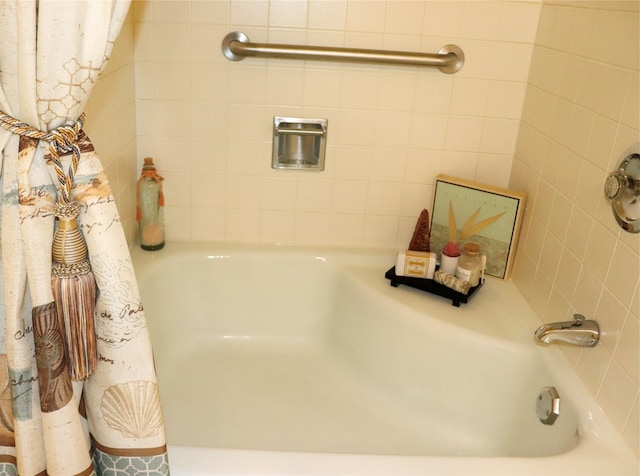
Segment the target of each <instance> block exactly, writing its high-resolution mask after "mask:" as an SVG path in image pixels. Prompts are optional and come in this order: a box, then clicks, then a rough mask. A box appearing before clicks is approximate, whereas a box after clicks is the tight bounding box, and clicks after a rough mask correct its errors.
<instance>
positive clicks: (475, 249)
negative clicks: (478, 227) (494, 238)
mask: <svg viewBox="0 0 640 476" xmlns="http://www.w3.org/2000/svg"><path fill="white" fill-rule="evenodd" d="M463 249H464V252H465V253H471V254H474V253H480V245H479V244H478V243H465V244H464V247H463Z"/></svg>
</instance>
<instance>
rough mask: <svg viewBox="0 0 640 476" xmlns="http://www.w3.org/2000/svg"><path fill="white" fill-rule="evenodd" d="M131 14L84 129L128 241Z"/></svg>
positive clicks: (132, 145)
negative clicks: (105, 176) (95, 154)
mask: <svg viewBox="0 0 640 476" xmlns="http://www.w3.org/2000/svg"><path fill="white" fill-rule="evenodd" d="M133 52H134V48H133V16H132V15H129V16H128V17H127V21H126V22H125V24H124V25H123V27H122V30H121V32H120V36H119V37H118V40H117V41H116V44H115V47H114V49H113V51H112V54H111V58H110V60H109V63H108V64H107V68H106V69H105V71H104V72H103V73H102V75H101V76H100V81H98V83H97V84H96V86H95V88H94V90H93V93H92V94H91V96H90V97H89V103H88V104H87V107H86V108H85V113H86V114H87V120H86V122H85V130H86V132H87V135H88V136H89V138H91V141H92V142H93V145H94V147H95V148H96V152H97V153H98V156H99V157H100V160H101V162H102V165H103V166H104V168H105V172H106V174H107V177H108V178H109V183H110V185H111V189H112V191H113V194H114V196H115V198H116V204H117V206H118V211H119V212H120V219H121V220H122V225H123V228H124V231H125V235H126V237H127V241H128V242H129V243H134V242H135V240H136V222H135V187H134V186H135V177H136V167H137V165H136V154H137V152H136V123H135V118H136V114H135V87H134V74H135V71H134V58H133Z"/></svg>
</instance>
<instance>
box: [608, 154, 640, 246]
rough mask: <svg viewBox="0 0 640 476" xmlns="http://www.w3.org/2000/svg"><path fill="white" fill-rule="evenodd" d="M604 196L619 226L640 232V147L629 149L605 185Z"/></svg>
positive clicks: (632, 231) (631, 231)
mask: <svg viewBox="0 0 640 476" xmlns="http://www.w3.org/2000/svg"><path fill="white" fill-rule="evenodd" d="M604 194H605V196H606V197H607V200H609V202H610V203H611V210H612V211H613V216H614V217H615V219H616V221H617V222H618V225H620V226H621V227H622V229H624V230H626V231H628V232H630V233H639V232H640V146H638V145H636V146H634V147H633V148H631V149H629V150H628V151H627V152H626V153H625V155H624V158H623V159H622V162H620V165H619V166H618V168H617V169H616V170H614V171H613V172H611V173H610V174H609V176H608V177H607V180H606V182H605V184H604Z"/></svg>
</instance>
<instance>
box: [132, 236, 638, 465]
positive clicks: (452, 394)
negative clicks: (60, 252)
mask: <svg viewBox="0 0 640 476" xmlns="http://www.w3.org/2000/svg"><path fill="white" fill-rule="evenodd" d="M394 261H395V256H394V254H393V253H389V252H387V253H383V252H380V253H358V252H353V251H351V252H348V253H347V252H341V251H338V250H323V251H317V250H316V251H313V250H308V249H293V248H279V247H271V248H269V247H258V246H250V247H249V246H237V245H229V244H221V245H211V244H193V243H190V244H182V243H169V244H167V246H166V248H165V249H164V250H162V251H157V252H144V251H139V250H136V251H134V263H135V266H136V271H137V274H138V280H139V283H140V287H141V292H142V297H143V302H144V308H145V312H146V315H147V320H148V322H149V327H150V330H151V335H152V339H153V345H154V351H155V359H156V365H157V370H158V378H159V381H160V390H161V397H162V402H163V407H164V415H165V422H166V426H167V435H168V436H167V437H168V442H169V458H170V464H171V470H172V475H173V476H195V475H247V474H251V475H263V474H270V475H271V474H279V475H311V474H313V475H394V476H400V475H419V474H425V475H426V474H429V475H445V474H447V475H492V476H493V475H499V474H504V475H537V474H539V475H564V474H567V475H568V474H575V475H578V474H579V475H607V476H612V475H623V474H624V475H627V474H628V475H634V476H637V475H638V460H637V459H636V458H635V457H634V456H633V455H632V452H631V451H630V450H629V448H628V447H627V446H625V444H624V443H623V441H622V439H621V437H620V436H619V435H618V434H617V433H616V432H615V430H614V429H613V427H612V426H611V424H610V423H609V421H608V420H607V418H606V416H605V415H604V414H603V412H602V410H601V409H600V408H599V407H598V405H597V404H596V403H595V402H594V400H593V399H592V398H591V397H590V396H589V395H588V392H587V390H586V389H585V387H584V386H583V385H582V383H581V382H580V381H579V380H578V379H577V377H576V375H575V374H574V373H573V371H572V369H571V367H570V365H569V364H568V362H567V361H566V360H565V358H564V357H563V355H562V353H561V352H560V351H559V349H558V348H557V347H553V346H549V347H541V346H539V345H536V344H535V343H534V341H533V332H534V330H535V328H536V327H537V326H538V325H539V324H540V322H539V321H538V320H537V317H536V316H535V314H534V313H533V311H532V310H531V308H530V307H529V306H528V305H527V304H526V302H525V301H524V299H523V298H522V296H521V295H520V293H519V292H518V290H517V288H516V287H515V286H514V284H513V283H512V282H509V281H507V282H503V281H501V280H497V279H490V280H488V281H487V283H486V284H485V286H484V287H483V288H482V289H480V290H478V292H477V293H476V294H475V295H474V296H472V298H471V299H470V301H469V303H467V304H462V306H461V307H459V308H458V307H454V306H452V305H451V301H446V300H445V299H444V298H440V297H437V296H433V295H428V294H425V293H423V292H421V291H417V290H414V289H410V288H408V287H405V286H400V287H399V288H393V287H391V286H390V285H389V281H388V280H386V279H385V278H384V273H385V271H386V270H387V269H389V268H390V267H391V266H392V265H393V264H394ZM559 317H561V316H559ZM546 386H554V387H555V388H556V389H557V390H558V393H559V394H560V398H561V404H560V416H559V417H558V420H557V421H556V422H555V424H553V425H551V426H549V425H543V424H542V423H541V422H540V421H539V419H538V417H537V415H536V400H537V396H538V393H539V392H540V391H541V390H542V388H543V387H546Z"/></svg>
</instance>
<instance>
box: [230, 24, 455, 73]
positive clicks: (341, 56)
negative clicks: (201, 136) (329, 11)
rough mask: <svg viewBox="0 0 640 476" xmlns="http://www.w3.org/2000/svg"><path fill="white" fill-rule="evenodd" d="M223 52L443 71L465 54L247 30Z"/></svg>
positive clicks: (235, 55) (451, 68)
mask: <svg viewBox="0 0 640 476" xmlns="http://www.w3.org/2000/svg"><path fill="white" fill-rule="evenodd" d="M222 53H223V54H224V56H225V57H226V58H227V59H229V60H231V61H240V60H242V59H244V58H245V57H246V56H256V57H262V58H285V59H302V60H319V61H350V62H358V63H380V64H402V65H414V66H434V67H437V68H439V69H440V71H442V72H443V73H448V74H450V73H455V72H457V71H459V70H460V68H462V65H463V64H464V53H463V51H462V50H461V49H460V48H459V47H458V46H456V45H445V46H443V47H442V48H440V51H438V53H411V52H407V51H386V50H367V49H355V48H332V47H326V46H302V45H279V44H268V43H251V42H250V41H249V38H248V37H247V35H245V34H244V33H241V32H239V31H234V32H231V33H229V34H228V35H227V36H225V37H224V39H223V40H222Z"/></svg>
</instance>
